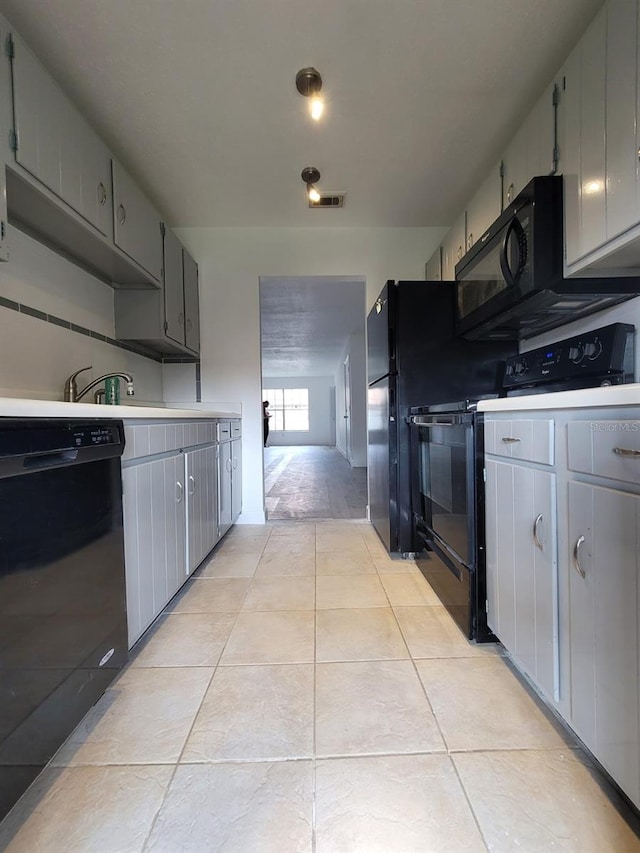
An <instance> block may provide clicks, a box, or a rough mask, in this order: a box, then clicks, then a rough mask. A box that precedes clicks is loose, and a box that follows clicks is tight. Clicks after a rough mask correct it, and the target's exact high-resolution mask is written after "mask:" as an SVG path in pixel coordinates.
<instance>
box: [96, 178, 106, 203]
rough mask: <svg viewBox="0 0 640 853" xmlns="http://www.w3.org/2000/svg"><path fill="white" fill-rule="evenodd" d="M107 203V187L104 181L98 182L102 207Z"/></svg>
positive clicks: (99, 199)
mask: <svg viewBox="0 0 640 853" xmlns="http://www.w3.org/2000/svg"><path fill="white" fill-rule="evenodd" d="M106 203H107V188H106V187H105V185H104V184H103V183H102V181H100V183H99V184H98V204H99V205H100V207H104V206H105V204H106Z"/></svg>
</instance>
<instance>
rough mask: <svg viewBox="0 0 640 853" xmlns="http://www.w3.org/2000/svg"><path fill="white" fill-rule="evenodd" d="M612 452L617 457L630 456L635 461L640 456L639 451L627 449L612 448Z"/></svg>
mask: <svg viewBox="0 0 640 853" xmlns="http://www.w3.org/2000/svg"><path fill="white" fill-rule="evenodd" d="M613 452H614V453H616V454H617V455H618V456H631V457H633V458H634V459H637V458H638V457H639V456H640V450H630V449H629V448H627V447H614V448H613Z"/></svg>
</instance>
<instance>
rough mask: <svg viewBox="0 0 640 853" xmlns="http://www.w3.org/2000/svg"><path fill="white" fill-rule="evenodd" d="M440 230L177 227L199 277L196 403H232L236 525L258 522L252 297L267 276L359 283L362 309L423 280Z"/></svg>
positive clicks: (256, 344) (256, 349)
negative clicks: (390, 287)
mask: <svg viewBox="0 0 640 853" xmlns="http://www.w3.org/2000/svg"><path fill="white" fill-rule="evenodd" d="M445 230H446V229H444V228H179V229H176V233H177V234H178V237H179V238H180V239H181V240H182V242H183V243H184V245H185V246H186V247H187V249H188V250H189V251H190V252H191V254H192V255H193V256H194V257H195V258H196V259H197V260H198V264H199V270H200V310H201V316H200V329H201V386H202V399H203V400H239V401H240V402H241V403H242V414H243V466H242V467H243V506H244V508H243V512H242V516H241V519H240V521H241V522H243V523H262V522H264V518H265V514H264V485H263V454H262V405H261V387H262V386H261V376H260V298H259V290H258V280H259V277H260V276H261V275H273V276H315V275H317V276H326V275H333V276H336V275H337V276H347V275H348V276H352V275H357V276H364V277H365V279H366V282H367V306H368V307H370V306H371V305H372V304H373V302H374V300H375V298H376V296H377V294H378V292H379V290H380V288H381V286H382V285H383V284H384V282H385V281H386V280H387V279H390V278H395V279H400V278H404V279H424V265H425V261H426V260H427V258H428V257H430V255H431V254H432V253H433V251H434V249H435V247H436V246H437V245H438V244H439V243H440V241H441V239H442V237H443V235H444V233H445Z"/></svg>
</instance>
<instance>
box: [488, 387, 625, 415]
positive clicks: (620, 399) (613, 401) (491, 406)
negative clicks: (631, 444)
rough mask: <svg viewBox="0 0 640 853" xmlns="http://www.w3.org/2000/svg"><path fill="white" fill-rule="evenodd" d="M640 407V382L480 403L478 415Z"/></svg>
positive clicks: (503, 398) (505, 398) (502, 398)
mask: <svg viewBox="0 0 640 853" xmlns="http://www.w3.org/2000/svg"><path fill="white" fill-rule="evenodd" d="M602 406H606V407H614V406H640V383H631V384H629V385H605V386H598V387H597V388H581V389H580V390H578V391H556V392H555V393H553V394H529V395H526V396H523V397H501V398H500V399H498V400H481V401H480V402H479V403H478V411H479V412H518V411H535V410H542V409H590V408H597V407H602Z"/></svg>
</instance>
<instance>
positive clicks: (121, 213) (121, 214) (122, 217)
mask: <svg viewBox="0 0 640 853" xmlns="http://www.w3.org/2000/svg"><path fill="white" fill-rule="evenodd" d="M126 220H127V210H126V208H125V206H124V204H119V205H118V222H119V223H120V225H124V223H125V222H126Z"/></svg>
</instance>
